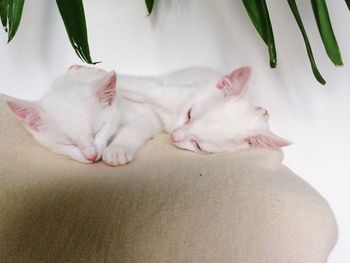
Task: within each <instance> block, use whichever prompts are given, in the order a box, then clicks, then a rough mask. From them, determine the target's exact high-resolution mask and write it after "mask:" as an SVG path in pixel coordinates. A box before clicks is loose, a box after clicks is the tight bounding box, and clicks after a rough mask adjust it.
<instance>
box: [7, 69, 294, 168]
mask: <svg viewBox="0 0 350 263" xmlns="http://www.w3.org/2000/svg"><path fill="white" fill-rule="evenodd" d="M250 74H251V70H250V68H247V67H245V68H240V69H237V70H235V71H233V72H232V73H230V74H229V75H226V76H221V75H220V74H218V73H216V72H214V71H211V70H208V69H187V70H182V71H178V72H175V73H171V74H168V75H164V76H160V77H143V78H140V77H133V76H123V75H118V81H117V78H116V74H115V72H106V71H103V70H100V69H96V68H90V67H85V66H72V67H70V69H69V70H68V72H67V73H66V74H65V75H63V76H61V77H60V78H58V79H57V80H56V81H55V82H54V84H53V87H52V88H51V90H50V91H49V93H48V94H47V95H46V96H45V97H44V98H43V99H41V100H39V101H37V102H27V101H20V100H17V99H13V98H9V99H8V101H7V103H8V105H9V107H10V109H11V110H12V111H13V112H14V113H15V114H16V115H17V116H18V117H19V118H20V119H21V120H22V121H23V123H24V125H25V127H26V128H27V130H28V131H29V132H30V133H31V134H32V135H33V136H34V138H35V139H36V140H37V141H38V142H39V143H41V144H42V145H44V146H46V147H48V148H50V149H51V150H52V151H54V152H57V153H59V154H62V155H65V156H69V157H71V158H72V159H75V160H77V161H80V162H84V163H91V162H95V161H98V160H99V159H101V158H102V159H103V161H104V162H105V163H106V164H109V165H112V166H117V165H123V164H126V163H129V162H131V161H132V160H133V159H134V157H135V154H136V152H137V151H138V149H139V148H140V146H141V145H142V144H143V143H144V142H145V141H146V140H147V139H149V138H152V137H153V136H154V135H156V134H157V133H159V132H162V131H165V132H168V133H169V134H170V137H171V140H172V142H173V143H174V145H175V146H177V147H179V148H182V149H187V150H191V151H194V152H200V153H217V152H228V151H233V150H237V149H241V148H248V147H270V148H276V147H282V146H286V145H288V144H289V143H288V142H287V141H286V140H284V139H282V138H280V137H278V136H276V135H274V134H272V133H271V132H270V130H269V128H268V124H267V116H266V114H267V112H266V111H265V110H264V109H262V108H254V107H253V106H252V105H250V103H249V102H248V101H247V100H244V99H242V96H243V94H244V93H245V91H246V87H247V85H246V84H247V81H248V79H249V77H250ZM117 82H118V85H117V86H118V90H119V93H118V96H116V83H117Z"/></svg>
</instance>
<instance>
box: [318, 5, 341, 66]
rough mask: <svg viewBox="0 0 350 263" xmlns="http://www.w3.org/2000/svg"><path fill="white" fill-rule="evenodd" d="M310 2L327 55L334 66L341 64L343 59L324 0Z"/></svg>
mask: <svg viewBox="0 0 350 263" xmlns="http://www.w3.org/2000/svg"><path fill="white" fill-rule="evenodd" d="M311 4H312V9H313V11H314V15H315V19H316V22H317V27H318V31H319V32H320V35H321V38H322V41H323V45H324V47H325V49H326V52H327V54H328V57H329V58H330V59H331V60H332V62H333V63H334V64H335V65H336V66H342V65H343V61H342V58H341V54H340V50H339V47H338V43H337V40H336V38H335V36H334V32H333V29H332V24H331V21H330V19H329V14H328V9H327V4H326V2H325V0H311Z"/></svg>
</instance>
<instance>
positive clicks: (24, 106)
mask: <svg viewBox="0 0 350 263" xmlns="http://www.w3.org/2000/svg"><path fill="white" fill-rule="evenodd" d="M6 103H7V105H8V106H9V108H10V109H11V110H12V111H13V113H14V114H16V116H17V117H18V118H19V119H20V120H21V121H22V122H23V125H24V126H25V127H26V128H27V129H30V130H32V131H39V130H40V128H41V126H42V124H43V120H42V110H41V109H40V108H39V107H38V106H36V105H34V103H32V102H27V101H22V100H18V99H10V100H6Z"/></svg>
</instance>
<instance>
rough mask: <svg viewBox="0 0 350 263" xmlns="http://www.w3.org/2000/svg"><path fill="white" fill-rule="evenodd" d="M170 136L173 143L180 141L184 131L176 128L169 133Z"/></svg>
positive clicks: (183, 136)
mask: <svg viewBox="0 0 350 263" xmlns="http://www.w3.org/2000/svg"><path fill="white" fill-rule="evenodd" d="M170 138H171V140H172V141H173V142H174V143H176V142H180V141H182V140H183V139H184V138H185V133H184V132H183V131H181V130H179V129H177V130H175V131H173V132H172V133H171V134H170Z"/></svg>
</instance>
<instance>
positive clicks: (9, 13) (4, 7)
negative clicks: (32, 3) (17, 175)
mask: <svg viewBox="0 0 350 263" xmlns="http://www.w3.org/2000/svg"><path fill="white" fill-rule="evenodd" d="M23 5H24V0H0V17H1V23H2V25H3V27H4V29H5V31H6V32H7V35H8V40H7V42H10V41H11V40H12V39H13V37H14V36H15V34H16V32H17V29H18V26H19V24H20V22H21V18H22V11H23Z"/></svg>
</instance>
